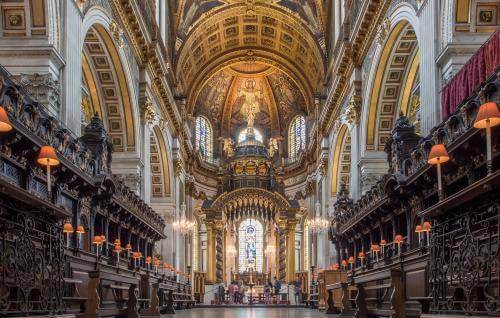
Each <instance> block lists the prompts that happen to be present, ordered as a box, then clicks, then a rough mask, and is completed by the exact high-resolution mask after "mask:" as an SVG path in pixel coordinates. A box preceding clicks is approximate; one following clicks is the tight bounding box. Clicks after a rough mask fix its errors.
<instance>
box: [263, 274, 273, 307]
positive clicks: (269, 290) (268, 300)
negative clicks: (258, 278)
mask: <svg viewBox="0 0 500 318" xmlns="http://www.w3.org/2000/svg"><path fill="white" fill-rule="evenodd" d="M272 290H273V284H272V283H271V281H270V280H268V281H267V283H266V284H265V285H264V303H265V304H266V305H269V304H270V303H271V293H272Z"/></svg>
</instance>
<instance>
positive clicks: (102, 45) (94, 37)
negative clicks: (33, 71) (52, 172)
mask: <svg viewBox="0 0 500 318" xmlns="http://www.w3.org/2000/svg"><path fill="white" fill-rule="evenodd" d="M111 28H115V30H116V28H118V27H117V25H116V24H115V23H114V22H112V21H111V20H110V18H109V17H108V16H107V15H106V13H105V12H104V11H102V10H101V9H100V8H92V9H91V10H89V11H88V12H87V14H86V15H85V18H84V21H83V24H82V30H81V31H82V33H81V39H82V42H81V48H82V50H81V52H82V84H83V85H82V110H83V111H84V115H87V114H85V112H87V113H93V112H97V113H98V114H99V116H100V117H101V118H102V120H103V122H104V125H105V127H106V129H107V131H108V133H109V134H110V137H111V140H112V143H113V146H114V149H115V151H116V152H135V151H136V149H137V144H138V133H137V131H138V124H139V122H138V119H137V118H138V114H139V112H138V110H137V107H136V101H135V100H134V99H133V98H132V94H131V92H132V91H133V86H132V82H133V80H132V79H131V76H130V71H129V68H128V67H127V66H128V65H127V63H126V58H125V56H124V53H123V50H122V48H121V47H119V44H118V45H117V44H116V43H118V42H119V41H116V39H115V38H116V37H117V36H119V35H118V34H115V33H116V32H111V31H110V29H111ZM85 85H86V86H85Z"/></svg>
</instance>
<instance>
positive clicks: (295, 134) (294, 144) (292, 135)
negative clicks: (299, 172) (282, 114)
mask: <svg viewBox="0 0 500 318" xmlns="http://www.w3.org/2000/svg"><path fill="white" fill-rule="evenodd" d="M288 146H289V156H290V159H291V160H292V161H295V160H297V158H298V157H299V153H300V151H301V150H304V149H305V148H306V119H305V118H304V116H297V117H295V118H294V119H293V120H292V122H291V123H290V129H289V131H288Z"/></svg>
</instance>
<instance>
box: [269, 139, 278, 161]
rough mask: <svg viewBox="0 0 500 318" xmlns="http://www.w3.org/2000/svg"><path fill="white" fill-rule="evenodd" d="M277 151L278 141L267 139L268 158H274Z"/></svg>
mask: <svg viewBox="0 0 500 318" xmlns="http://www.w3.org/2000/svg"><path fill="white" fill-rule="evenodd" d="M277 151H278V139H276V138H269V146H268V152H269V157H271V158H272V157H274V155H275V154H276V152H277Z"/></svg>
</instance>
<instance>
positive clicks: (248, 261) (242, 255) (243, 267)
mask: <svg viewBox="0 0 500 318" xmlns="http://www.w3.org/2000/svg"><path fill="white" fill-rule="evenodd" d="M238 236H239V237H238V264H239V266H238V269H239V272H240V273H242V272H245V271H247V270H248V269H249V268H250V267H251V268H252V270H254V271H257V272H260V273H261V272H262V269H263V264H264V253H263V247H264V228H263V226H262V223H260V222H259V221H257V220H255V219H246V220H244V221H242V222H241V223H240V227H239V229H238Z"/></svg>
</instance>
